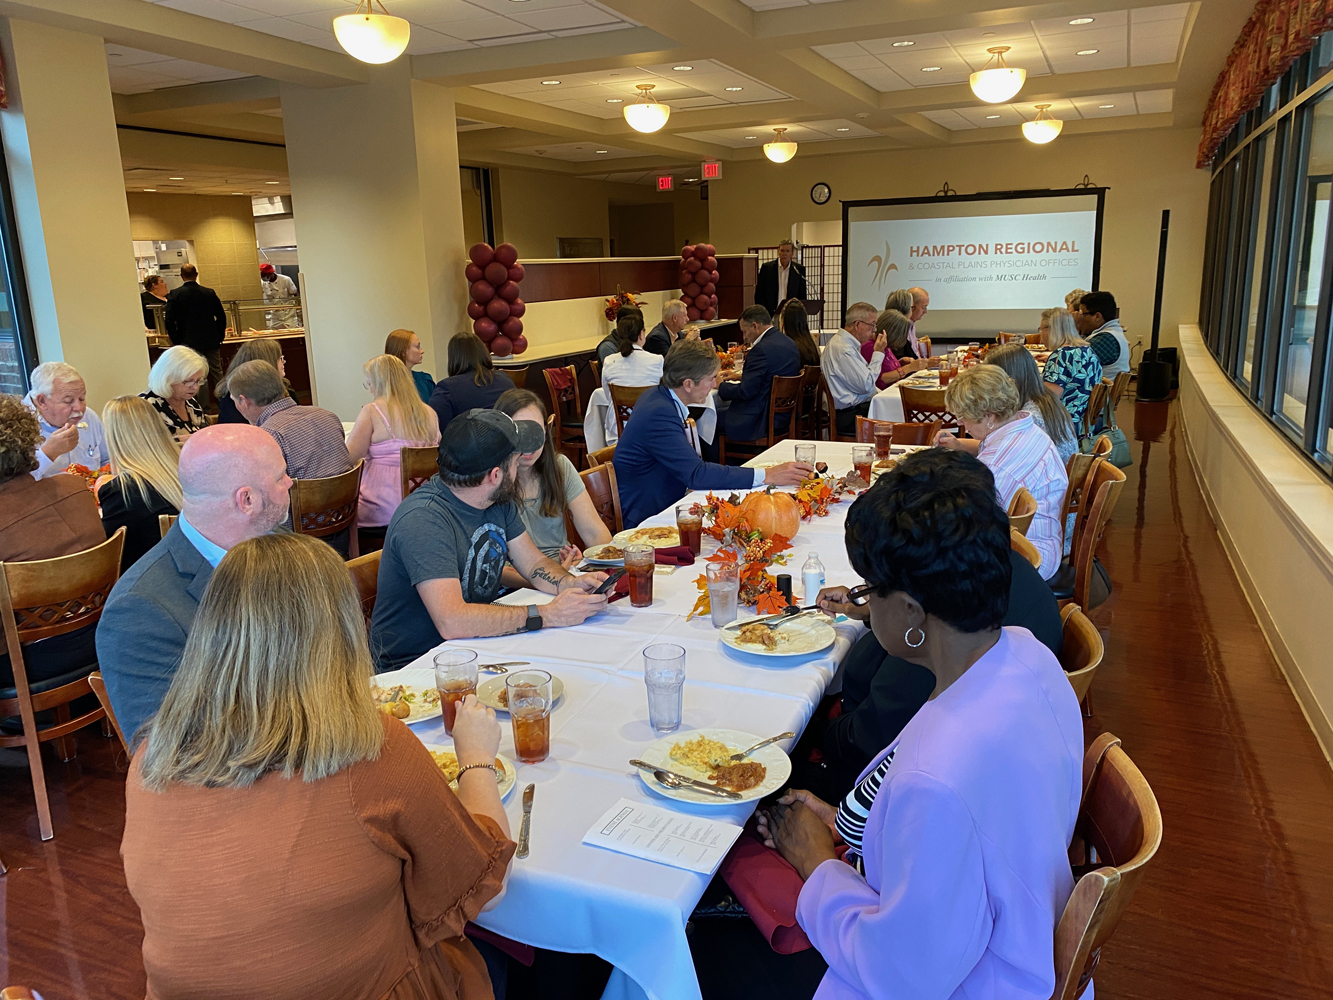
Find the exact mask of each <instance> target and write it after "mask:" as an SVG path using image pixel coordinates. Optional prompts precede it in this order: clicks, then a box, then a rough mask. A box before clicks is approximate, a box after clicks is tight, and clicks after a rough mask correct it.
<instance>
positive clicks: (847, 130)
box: [838, 128, 851, 132]
mask: <svg viewBox="0 0 1333 1000" xmlns="http://www.w3.org/2000/svg"><path fill="white" fill-rule="evenodd" d="M838 131H839V132H850V131H851V129H849V128H840V129H838Z"/></svg>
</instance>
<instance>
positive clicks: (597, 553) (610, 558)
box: [583, 542, 625, 566]
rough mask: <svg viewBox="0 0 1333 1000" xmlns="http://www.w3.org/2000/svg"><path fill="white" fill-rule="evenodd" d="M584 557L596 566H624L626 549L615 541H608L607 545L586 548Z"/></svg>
mask: <svg viewBox="0 0 1333 1000" xmlns="http://www.w3.org/2000/svg"><path fill="white" fill-rule="evenodd" d="M583 559H584V561H585V562H590V563H592V564H593V565H594V566H624V565H625V550H624V549H623V548H621V547H620V546H619V545H617V544H616V543H615V542H607V543H606V544H605V545H594V546H593V547H592V548H590V549H584V550H583Z"/></svg>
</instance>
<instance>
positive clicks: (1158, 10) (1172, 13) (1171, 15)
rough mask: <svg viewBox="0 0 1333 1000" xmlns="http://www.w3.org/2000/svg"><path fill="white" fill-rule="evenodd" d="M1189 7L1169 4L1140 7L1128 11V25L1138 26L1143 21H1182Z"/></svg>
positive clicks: (1187, 5)
mask: <svg viewBox="0 0 1333 1000" xmlns="http://www.w3.org/2000/svg"><path fill="white" fill-rule="evenodd" d="M1189 10H1190V5H1189V4H1187V3H1171V4H1165V5H1163V6H1161V7H1141V8H1139V9H1138V10H1134V11H1130V23H1131V24H1140V23H1142V22H1145V21H1183V20H1184V19H1185V18H1186V17H1187V16H1189Z"/></svg>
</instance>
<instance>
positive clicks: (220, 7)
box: [158, 0, 255, 24]
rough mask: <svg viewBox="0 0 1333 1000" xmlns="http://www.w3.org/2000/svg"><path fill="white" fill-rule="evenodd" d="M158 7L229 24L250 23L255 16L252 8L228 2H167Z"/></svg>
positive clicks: (204, 0)
mask: <svg viewBox="0 0 1333 1000" xmlns="http://www.w3.org/2000/svg"><path fill="white" fill-rule="evenodd" d="M158 6H159V7H170V8H171V9H172V10H180V11H184V12H185V13H187V14H198V15H199V16H200V17H210V18H212V19H213V20H214V21H225V22H226V23H227V24H235V23H237V22H238V21H249V20H251V19H253V18H254V16H255V12H254V11H253V10H251V9H250V8H248V7H241V6H239V5H237V4H234V3H227V2H226V0H166V2H165V3H161V4H158Z"/></svg>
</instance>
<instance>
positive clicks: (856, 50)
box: [811, 42, 865, 59]
mask: <svg viewBox="0 0 1333 1000" xmlns="http://www.w3.org/2000/svg"><path fill="white" fill-rule="evenodd" d="M811 48H812V49H813V50H814V51H815V52H818V53H819V54H820V55H821V56H823V57H824V58H825V59H838V58H841V57H842V56H863V55H865V49H863V48H861V46H859V45H857V44H856V43H855V42H837V43H835V44H833V45H812V46H811Z"/></svg>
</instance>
